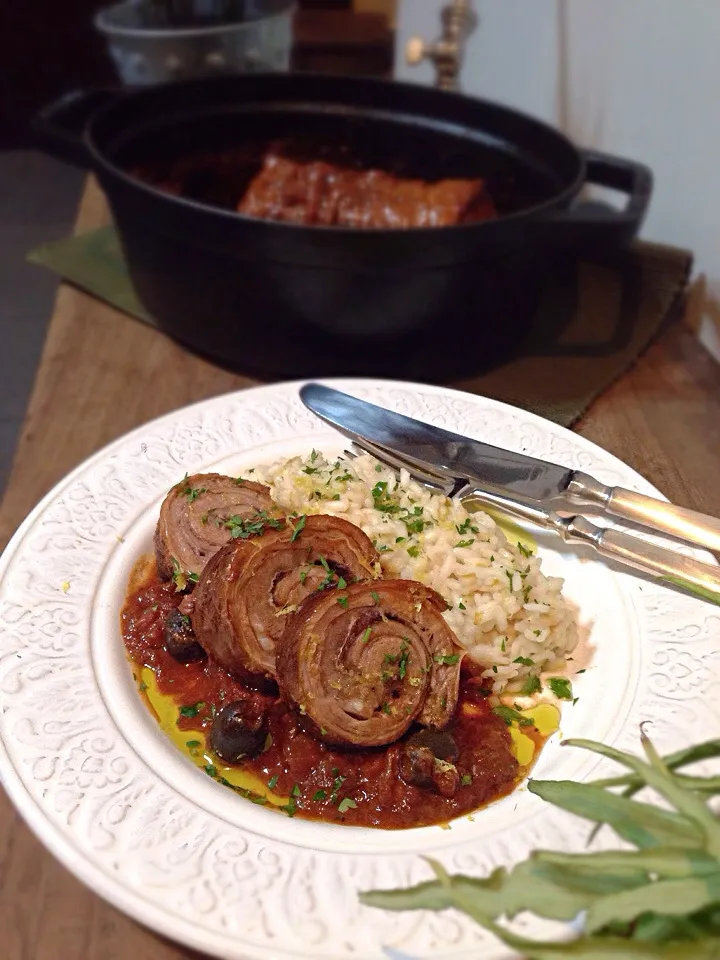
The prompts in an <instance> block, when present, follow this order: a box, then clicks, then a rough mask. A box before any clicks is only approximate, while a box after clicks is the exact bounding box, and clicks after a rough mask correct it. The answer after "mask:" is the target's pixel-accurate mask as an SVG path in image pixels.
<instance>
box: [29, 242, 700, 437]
mask: <svg viewBox="0 0 720 960" xmlns="http://www.w3.org/2000/svg"><path fill="white" fill-rule="evenodd" d="M29 259H30V260H31V261H32V262H33V263H38V264H42V265H44V266H46V267H48V268H49V269H51V270H53V271H54V272H55V273H58V274H60V276H61V277H62V278H63V279H65V280H67V281H69V282H71V283H74V284H76V285H77V286H78V287H80V288H81V289H83V290H86V291H87V292H88V293H91V294H93V295H94V296H96V297H98V298H100V299H101V300H104V301H106V302H107V303H109V304H111V305H112V306H114V307H116V308H117V309H118V310H122V311H123V312H124V313H127V314H130V315H131V316H133V317H136V318H137V319H138V320H142V321H144V322H145V323H150V324H154V321H153V319H152V317H150V316H149V315H148V313H147V312H146V311H145V310H144V308H143V307H142V305H141V304H140V302H139V301H138V299H137V297H136V295H135V291H134V290H133V287H132V283H131V282H130V278H129V276H128V272H127V269H126V266H125V261H124V259H123V254H122V250H121V248H120V244H119V242H118V237H117V233H116V231H115V229H114V227H111V226H110V227H103V228H101V229H99V230H94V231H91V232H90V233H85V234H82V235H80V236H76V237H70V238H68V239H66V240H60V241H58V242H56V243H49V244H45V245H44V246H42V247H40V248H39V249H37V250H35V251H33V252H32V253H31V254H30V255H29ZM691 266H692V256H691V254H689V253H687V252H686V251H683V250H678V249H675V248H672V247H661V246H657V245H654V244H646V243H637V244H635V245H634V246H632V247H631V248H630V249H629V250H626V251H623V252H621V253H616V254H614V255H612V256H610V257H608V258H606V259H605V260H603V261H601V262H600V261H596V262H582V263H568V264H567V266H566V268H565V274H564V275H563V276H562V277H561V278H560V279H559V280H558V282H556V283H554V284H552V285H550V286H549V287H548V293H547V296H546V299H545V301H544V303H543V304H542V306H541V308H540V310H539V312H538V315H537V317H536V319H535V323H534V327H533V333H532V334H531V335H530V336H529V337H528V338H527V339H526V340H525V341H524V342H523V344H522V345H521V346H520V348H519V350H518V355H517V356H516V357H515V358H514V359H512V360H510V361H509V362H507V363H505V364H504V365H502V366H501V367H498V368H497V369H495V370H492V371H490V372H488V373H485V374H482V375H479V376H475V377H472V378H469V379H468V378H466V379H463V380H459V381H458V380H456V381H454V382H453V386H457V387H460V388H463V389H467V390H471V391H472V392H473V393H478V394H484V395H486V396H489V397H494V398H496V399H498V400H503V401H505V402H506V403H512V404H514V405H515V406H519V407H524V408H526V409H528V410H532V411H534V412H535V413H539V414H540V415H541V416H544V417H547V418H548V419H550V420H554V421H555V422H557V423H561V424H563V425H565V426H571V425H572V424H573V423H574V422H575V421H576V420H577V419H578V418H579V417H581V416H582V414H583V413H584V412H585V410H587V408H588V407H589V405H590V404H591V403H592V401H593V400H594V399H595V398H596V397H597V396H599V394H601V393H602V392H603V390H605V389H606V388H607V387H608V386H609V385H610V384H611V383H613V382H614V381H615V380H616V379H617V378H618V377H619V376H621V375H622V374H623V373H624V372H625V371H626V370H627V369H628V368H629V367H630V366H632V364H633V363H634V362H635V361H636V360H637V358H638V357H639V356H640V355H641V354H642V352H643V351H644V350H645V349H646V347H647V346H648V344H649V343H650V342H651V341H652V340H653V338H654V337H655V336H656V335H657V333H658V332H659V331H660V330H661V329H662V328H663V326H664V325H665V323H667V322H668V321H669V320H670V319H671V318H672V317H673V316H674V315H675V314H676V313H678V312H679V309H680V307H681V305H682V302H683V297H684V293H685V290H686V288H687V283H688V279H689V275H690V269H691ZM411 375H412V371H410V374H409V376H408V378H411ZM416 379H424V377H421V376H418V377H417V378H416Z"/></svg>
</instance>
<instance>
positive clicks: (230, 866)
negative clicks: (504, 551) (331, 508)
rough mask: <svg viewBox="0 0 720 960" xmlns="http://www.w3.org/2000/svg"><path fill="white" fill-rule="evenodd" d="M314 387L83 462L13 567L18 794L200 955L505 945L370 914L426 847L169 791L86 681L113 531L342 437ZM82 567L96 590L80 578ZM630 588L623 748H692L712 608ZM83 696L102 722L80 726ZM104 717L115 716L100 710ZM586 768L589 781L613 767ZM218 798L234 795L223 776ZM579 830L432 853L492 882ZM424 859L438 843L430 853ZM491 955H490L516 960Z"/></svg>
mask: <svg viewBox="0 0 720 960" xmlns="http://www.w3.org/2000/svg"><path fill="white" fill-rule="evenodd" d="M325 382H328V383H332V384H333V385H336V386H338V387H339V388H340V389H346V390H348V391H350V392H354V393H357V394H358V395H362V396H366V397H367V398H368V399H374V400H375V401H376V402H381V403H384V404H385V405H387V406H389V407H394V408H396V409H402V410H403V411H404V412H408V413H410V415H414V416H418V417H420V418H421V419H422V418H425V419H428V420H431V421H433V422H437V423H444V424H446V425H450V426H451V427H452V428H453V429H455V430H458V431H459V432H465V433H468V434H470V435H479V434H480V433H481V432H483V433H484V436H485V437H487V438H488V439H489V440H490V441H491V442H493V441H494V442H496V443H501V444H502V445H504V446H514V447H515V448H516V449H524V448H526V447H528V448H529V450H530V451H531V452H534V453H535V454H537V455H538V456H543V455H544V456H546V457H548V458H552V459H556V460H560V461H561V462H565V463H567V464H568V465H569V466H574V467H582V468H583V469H586V470H589V471H590V472H593V473H595V474H597V475H599V476H600V478H601V479H605V480H608V481H610V482H614V483H623V484H624V485H625V486H631V487H634V488H635V489H638V490H641V491H644V492H647V493H651V494H653V493H655V494H656V495H657V491H655V490H654V489H653V488H652V487H651V486H650V485H649V484H648V483H647V482H646V481H644V480H643V479H642V478H641V477H640V476H639V475H637V474H636V473H634V472H633V471H632V470H630V469H629V468H628V467H627V466H625V465H624V464H622V463H621V462H620V461H618V460H617V459H616V458H614V457H612V456H611V455H609V454H607V453H605V452H604V451H602V450H600V448H598V447H595V446H594V445H593V444H591V443H590V442H589V441H586V440H584V439H583V438H581V437H578V436H576V435H575V434H572V433H570V432H569V431H567V430H564V429H563V428H561V427H558V426H557V425H555V424H551V423H549V422H547V421H544V420H542V419H541V418H539V417H537V416H535V415H533V414H529V413H526V412H524V411H521V410H517V409H515V408H512V407H508V406H506V405H504V404H500V403H498V402H496V401H492V400H487V399H485V398H481V397H476V396H473V395H468V394H464V393H461V392H458V391H452V390H446V389H444V388H440V387H432V386H424V385H420V384H408V383H400V382H394V381H370V380H341V381H325ZM299 385H300V383H292V384H280V385H276V386H271V387H260V388H255V389H252V390H246V391H241V392H239V393H237V394H229V395H226V396H222V397H218V398H214V399H212V400H209V401H203V402H201V403H199V404H194V405H192V406H190V407H187V408H185V409H183V410H179V411H176V412H175V413H172V414H169V415H167V416H165V417H162V418H160V419H158V420H156V421H153V422H151V423H149V424H147V425H145V426H143V427H140V428H138V429H136V430H134V431H133V432H132V433H130V434H128V435H126V436H125V437H122V438H120V439H119V440H117V441H115V442H114V443H112V444H111V445H109V446H108V447H106V448H105V449H104V450H102V451H100V452H99V453H98V454H95V455H94V456H93V457H91V458H90V459H89V460H87V461H86V462H85V463H83V464H81V465H80V466H79V467H77V468H76V469H75V470H74V471H73V472H72V473H71V474H70V475H69V476H68V477H67V478H66V479H65V480H63V481H61V483H60V484H58V485H57V487H56V488H55V489H54V490H53V491H51V492H50V494H48V495H47V496H46V497H45V498H44V499H43V500H42V501H41V503H40V504H39V505H38V506H37V507H36V508H35V510H33V512H32V513H31V514H30V516H29V517H28V518H27V520H26V521H25V522H24V523H23V524H22V526H21V527H20V529H19V530H18V531H17V533H16V534H15V537H14V538H13V540H12V541H11V543H10V544H9V545H8V547H7V549H6V551H5V553H4V556H3V558H2V561H1V562H0V575H1V576H2V583H1V584H0V693H1V694H2V698H3V712H2V715H1V716H0V733H2V744H0V771H1V772H2V775H3V785H4V786H5V788H6V790H7V791H8V794H9V795H10V797H11V799H12V800H13V802H14V803H15V805H16V806H17V807H18V809H19V810H20V812H21V813H22V815H23V816H24V817H25V819H26V820H27V822H28V824H29V825H30V826H31V828H32V829H33V830H34V831H35V832H36V834H37V835H38V836H39V837H40V839H41V840H42V841H43V842H44V843H45V844H46V846H48V848H49V849H50V850H51V851H52V852H53V853H54V854H55V855H56V856H57V857H58V858H59V859H60V860H61V861H62V862H63V863H64V864H65V865H66V866H67V867H68V868H69V869H70V870H72V871H73V872H74V873H75V874H76V875H77V876H78V877H79V878H80V879H81V880H83V881H84V882H85V883H87V884H89V885H90V886H91V887H92V888H93V889H94V890H95V891H96V892H98V893H99V894H100V895H102V896H103V897H105V898H106V899H108V900H109V901H110V902H112V903H113V904H115V905H116V906H118V907H119V908H121V909H123V910H124V911H125V912H127V913H129V914H130V915H132V916H134V917H136V918H137V919H138V920H140V921H141V922H142V923H145V924H146V925H148V926H150V927H152V928H154V929H156V930H158V931H159V932H161V933H163V934H165V935H167V936H169V937H171V938H174V939H177V940H179V941H181V942H183V943H185V944H187V945H189V946H193V947H196V948H197V949H201V950H205V951H206V952H210V953H214V954H215V955H217V956H225V957H234V958H260V957H263V958H273V960H276V958H277V960H279V958H280V957H284V956H288V957H317V958H320V957H340V956H353V957H360V956H362V957H371V956H372V957H380V956H382V954H381V952H380V946H381V944H392V945H393V946H396V947H398V948H401V949H403V950H404V951H406V952H408V953H413V951H415V952H417V951H422V953H423V955H428V951H430V955H435V956H442V957H445V956H448V957H450V956H453V957H461V956H468V957H469V956H471V955H476V953H477V951H478V949H479V948H480V945H481V944H482V945H486V944H489V943H490V942H491V941H489V940H488V938H487V936H486V935H485V934H484V932H483V931H479V930H477V928H475V927H474V925H472V924H471V923H470V922H469V921H468V922H465V921H464V920H463V919H462V918H460V919H457V920H456V919H454V918H452V919H448V918H445V917H437V916H435V915H432V914H427V915H425V914H423V915H417V914H413V915H395V914H385V913H383V912H378V911H372V912H368V911H367V910H366V909H365V908H359V907H358V905H357V902H356V897H355V890H356V889H363V888H367V887H368V886H372V885H378V886H383V887H385V886H394V885H405V884H407V883H411V882H415V881H416V880H418V879H420V878H421V877H423V876H426V875H427V874H426V868H424V867H423V866H422V863H421V862H420V861H419V858H418V857H417V856H415V855H413V853H410V852H408V851H407V850H405V851H403V852H401V851H397V852H396V853H394V854H392V855H391V856H388V855H387V854H385V853H384V852H376V853H375V854H374V855H373V856H372V857H368V856H366V855H363V853H361V852H358V851H351V852H349V853H346V852H345V851H330V850H325V849H311V848H310V847H300V846H297V845H294V844H293V843H291V842H288V841H287V840H284V841H283V840H280V841H277V840H275V839H274V838H273V837H271V836H263V835H262V833H259V832H253V831H252V830H249V829H247V827H245V828H242V827H239V826H238V825H237V824H236V823H229V822H228V820H227V819H226V818H223V817H222V816H218V815H213V814H211V813H209V812H208V810H207V809H205V804H204V803H202V804H200V805H198V804H195V803H192V802H191V801H189V800H188V799H187V797H185V796H184V795H183V794H182V793H180V792H178V791H175V790H173V789H172V787H171V786H169V785H168V784H167V782H166V781H164V780H162V779H161V778H158V777H157V775H156V774H155V772H154V771H153V770H151V769H150V768H149V767H148V766H147V763H146V762H145V761H144V760H143V759H142V758H141V757H138V756H137V755H136V754H134V755H130V754H129V753H128V756H121V755H120V753H121V752H122V750H123V749H126V747H127V742H126V740H125V739H124V738H123V734H122V731H120V730H118V729H117V727H116V726H115V724H114V723H113V722H112V719H111V717H110V715H109V714H107V713H103V712H102V707H103V700H102V697H101V696H100V694H99V691H98V690H93V689H91V688H89V689H85V687H83V682H85V681H87V680H88V673H87V662H88V659H87V658H86V659H85V661H83V660H82V653H83V650H84V651H85V652H86V653H88V652H89V651H90V638H91V628H92V622H93V619H94V617H95V615H96V613H97V611H96V609H95V606H94V598H95V592H96V589H97V586H98V583H99V581H100V578H101V576H102V572H103V570H104V568H105V566H106V564H108V563H112V561H113V551H116V550H117V549H118V543H117V540H116V539H115V538H116V537H117V536H122V535H123V531H127V530H129V529H131V528H132V527H133V525H134V524H135V523H136V521H137V517H138V515H139V514H140V513H142V512H143V511H144V510H146V509H147V507H148V506H149V505H150V504H152V503H154V502H156V501H157V499H158V497H159V496H160V495H161V493H162V492H163V491H164V490H165V489H167V486H169V484H170V483H172V482H173V481H174V480H175V479H176V476H177V473H178V471H180V470H182V471H184V470H185V469H186V468H188V472H194V471H195V470H196V469H202V468H203V466H204V465H209V464H211V463H213V462H217V461H219V460H223V459H228V458H231V457H233V456H237V455H238V454H239V453H240V452H241V451H243V450H248V449H249V448H251V447H254V446H257V445H258V444H259V443H266V442H270V443H273V442H280V441H283V442H286V441H288V440H290V439H291V438H292V437H293V436H297V434H298V432H299V427H301V428H302V431H301V432H304V431H305V430H307V432H309V433H310V434H315V435H317V436H318V437H319V436H320V435H321V433H323V429H324V431H326V430H327V428H321V426H320V424H319V422H317V421H315V420H314V419H312V417H311V415H309V414H307V413H306V412H305V411H304V410H303V408H302V406H301V404H300V401H299V399H298V398H297V388H298V387H299ZM468 418H469V420H468ZM258 423H259V424H260V427H259V432H258V429H257V424H258ZM323 435H327V434H326V433H324V434H323ZM128 484H129V485H130V488H129V489H128ZM98 531H99V532H98ZM84 564H89V566H88V567H87V569H86V567H85V566H84ZM88 570H89V573H88ZM84 574H87V579H86V580H84V581H83V580H82V579H80V580H79V581H78V579H75V581H73V579H72V578H73V577H76V578H77V577H78V576H80V577H81V578H82V576H83V575H84ZM613 578H615V579H616V580H617V582H618V584H619V585H620V590H621V592H622V593H623V595H624V596H625V597H626V598H627V600H628V602H629V604H630V606H631V607H632V611H633V614H634V615H635V616H637V619H638V625H639V629H640V630H641V631H642V641H641V645H640V647H641V648H640V650H639V651H638V656H639V658H640V661H641V664H640V666H641V668H645V669H644V670H643V669H640V670H639V678H640V679H639V682H638V689H637V691H636V696H635V699H634V701H633V703H632V704H630V705H628V711H629V712H628V717H627V722H626V723H625V725H624V728H623V729H621V730H617V731H616V735H614V736H612V737H610V741H611V742H614V743H616V744H617V745H618V746H621V747H627V748H631V749H632V748H633V747H634V746H636V732H637V726H638V724H639V722H640V721H641V720H644V719H648V718H650V719H652V720H654V721H655V723H656V726H657V728H658V741H659V743H660V745H661V746H662V747H663V748H667V749H673V748H675V747H676V746H677V745H680V744H681V743H682V742H683V738H682V736H681V733H682V731H683V730H685V731H687V735H688V738H689V737H691V736H692V730H691V727H692V725H693V723H694V722H698V720H699V719H701V718H702V717H703V716H704V719H705V720H710V721H712V725H714V726H717V724H718V705H717V703H715V702H713V701H712V699H711V698H710V697H709V696H704V695H703V694H707V693H708V692H709V683H710V681H709V680H708V679H707V676H706V674H707V673H708V672H710V673H711V671H708V663H709V662H710V659H709V658H710V657H711V656H712V652H713V643H712V639H713V636H714V631H716V623H715V621H717V619H718V618H717V615H711V613H710V611H711V610H712V608H709V607H708V606H707V605H704V604H702V602H700V601H697V600H693V599H692V598H689V597H685V596H682V595H680V594H677V593H672V592H670V591H666V590H663V589H662V588H659V587H657V586H655V585H653V584H651V583H646V582H643V581H639V580H637V579H633V578H631V577H628V576H626V575H623V574H613ZM65 580H68V581H69V582H70V584H71V585H70V589H69V590H68V591H67V592H64V591H63V589H62V586H61V585H62V583H63V581H65ZM73 618H75V619H73ZM76 628H77V629H76ZM83 631H84V632H83ZM677 643H680V644H682V646H681V647H680V648H678V647H677V646H674V644H677ZM688 647H691V648H692V650H690V651H688V649H687V648H688ZM683 658H684V659H683ZM706 660H707V662H706ZM17 661H19V662H17ZM679 661H683V663H685V661H687V663H686V664H685V666H683V665H682V663H681V666H682V670H684V671H685V673H688V672H691V673H693V671H695V665H696V666H697V668H698V669H697V670H696V671H695V672H694V673H693V679H695V677H697V678H698V680H697V682H693V683H692V684H691V689H688V684H687V682H686V681H685V679H684V675H682V676H681V675H680V674H679V673H678V669H677V665H678V662H679ZM691 661H692V662H691ZM653 667H654V668H655V669H656V672H655V673H654V674H652V675H649V672H648V668H653ZM73 670H75V671H76V673H73ZM682 670H681V671H680V673H682ZM83 671H85V672H84V673H83ZM67 678H69V679H67ZM60 691H64V693H65V695H66V696H65V697H63V696H60V695H59V692H60ZM78 691H79V692H78ZM83 696H85V697H86V701H85V702H84V707H85V708H86V709H84V710H82V711H80V712H79V713H78V712H75V713H74V712H73V707H74V708H77V707H78V706H81V705H83V701H82V697H83ZM73 698H74V699H73ZM78 698H79V699H78ZM691 700H692V701H694V702H693V703H692V707H690V706H689V704H690V702H691ZM49 704H50V705H51V706H52V710H53V711H54V713H53V714H52V717H53V719H52V721H51V722H50V721H47V719H46V711H47V708H48V705H49ZM68 704H69V707H68ZM93 709H94V710H100V713H99V714H98V717H95V715H94V714H92V710H93ZM44 711H45V713H44ZM693 711H694V712H693ZM68 713H69V715H68ZM91 714H92V715H91ZM98 719H99V725H97V721H98ZM691 720H692V723H691V722H690V721H691ZM43 723H44V726H43ZM103 738H104V739H103ZM118 744H119V748H118ZM548 749H549V747H548ZM118 750H119V752H118ZM586 766H587V770H588V772H589V769H590V768H591V767H592V766H595V764H591V765H586ZM600 766H602V763H601V764H600ZM203 788H207V789H209V790H211V791H213V792H215V791H218V790H220V789H221V788H219V787H217V786H216V785H214V784H212V783H210V782H209V781H208V782H207V783H203ZM231 799H233V800H235V799H236V798H234V797H231ZM141 801H142V802H141ZM267 816H273V815H272V814H267ZM153 818H154V819H153ZM230 819H234V817H231V818H230ZM274 819H277V820H279V819H280V818H279V817H275V818H274ZM288 823H291V822H290V821H288ZM138 824H141V825H144V826H142V829H144V830H145V834H142V833H141V837H142V838H143V843H145V842H147V847H145V846H143V849H142V850H140V851H138V847H137V845H135V846H133V841H132V837H133V836H135V835H136V832H137V829H139V828H138ZM578 824H579V822H578V821H576V820H573V819H572V818H570V817H568V816H567V815H563V814H562V813H560V812H558V811H555V810H552V809H549V808H547V807H544V806H543V807H542V809H541V810H540V809H538V813H537V814H536V815H535V816H533V817H530V818H528V819H527V820H525V821H524V822H522V823H521V824H519V825H518V829H517V831H516V832H515V833H516V834H517V835H513V838H512V843H511V844H510V846H508V839H507V837H505V838H504V839H503V838H502V837H499V838H498V839H497V841H496V842H494V843H493V842H485V843H483V844H482V846H483V849H482V850H475V849H474V848H473V844H472V842H469V841H468V838H467V837H462V838H461V837H460V836H458V837H457V840H455V839H452V838H451V840H450V842H449V844H446V845H443V849H442V850H440V852H439V853H438V851H436V850H433V852H434V854H435V855H436V856H440V859H441V860H444V862H445V863H446V865H447V866H448V867H449V868H450V869H462V870H466V871H467V872H476V873H482V872H485V871H486V870H487V869H489V868H490V867H491V866H493V865H496V864H498V863H500V862H509V861H512V860H513V859H516V858H519V857H521V856H523V855H524V854H525V853H526V852H527V849H529V847H530V846H532V845H536V844H537V843H543V844H554V845H555V846H556V847H558V848H562V847H564V848H568V846H572V845H573V843H575V844H577V843H579V842H580V841H581V840H582V836H581V832H580V831H579V830H578ZM303 826H306V825H303ZM307 826H310V827H312V826H313V825H311V824H308V825H307ZM330 829H331V830H343V829H345V828H332V827H331V828H330ZM360 832H365V831H360ZM414 832H415V833H420V832H423V831H414ZM500 833H502V831H500ZM320 846H321V847H322V845H320ZM475 846H477V844H476V845H475ZM424 848H425V845H424V844H420V846H419V848H418V851H416V852H420V849H424ZM530 932H532V931H530ZM491 950H492V953H486V954H484V955H486V956H488V957H490V956H493V957H495V956H506V955H507V954H506V952H505V951H503V950H502V949H499V950H498V949H497V948H495V949H492V948H491Z"/></svg>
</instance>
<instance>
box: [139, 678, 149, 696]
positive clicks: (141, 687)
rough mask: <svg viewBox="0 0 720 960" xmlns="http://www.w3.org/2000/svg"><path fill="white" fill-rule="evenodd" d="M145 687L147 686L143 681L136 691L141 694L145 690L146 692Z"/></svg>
mask: <svg viewBox="0 0 720 960" xmlns="http://www.w3.org/2000/svg"><path fill="white" fill-rule="evenodd" d="M147 686H148V685H147V684H146V683H145V681H144V680H141V681H140V683H139V684H138V690H139V691H140V693H143V692H144V691H145V690H147Z"/></svg>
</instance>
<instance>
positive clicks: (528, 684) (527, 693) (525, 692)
mask: <svg viewBox="0 0 720 960" xmlns="http://www.w3.org/2000/svg"><path fill="white" fill-rule="evenodd" d="M541 690H542V685H541V683H540V678H539V677H537V676H535V674H534V673H533V674H532V675H531V676H529V677H528V678H527V680H526V681H525V683H524V684H523V685H522V688H521V690H520V695H521V696H523V697H531V696H532V695H533V694H534V693H540V691H541Z"/></svg>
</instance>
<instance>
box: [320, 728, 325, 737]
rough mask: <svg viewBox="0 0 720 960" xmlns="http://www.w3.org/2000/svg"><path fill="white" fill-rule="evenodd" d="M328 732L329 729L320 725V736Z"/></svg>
mask: <svg viewBox="0 0 720 960" xmlns="http://www.w3.org/2000/svg"><path fill="white" fill-rule="evenodd" d="M326 733H327V730H326V729H325V727H320V736H321V737H324V736H325V734H326Z"/></svg>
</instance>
